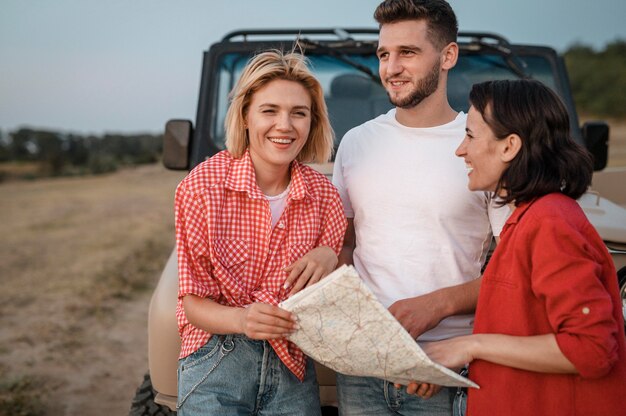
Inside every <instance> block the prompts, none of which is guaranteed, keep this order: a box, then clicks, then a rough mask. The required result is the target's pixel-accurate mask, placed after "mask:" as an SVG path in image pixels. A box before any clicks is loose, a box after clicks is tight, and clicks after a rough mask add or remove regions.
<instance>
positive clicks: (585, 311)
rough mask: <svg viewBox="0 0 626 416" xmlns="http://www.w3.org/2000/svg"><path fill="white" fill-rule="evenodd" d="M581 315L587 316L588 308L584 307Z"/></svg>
mask: <svg viewBox="0 0 626 416" xmlns="http://www.w3.org/2000/svg"><path fill="white" fill-rule="evenodd" d="M583 315H589V308H588V307H586V306H585V307H584V308H583Z"/></svg>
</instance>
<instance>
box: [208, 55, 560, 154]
mask: <svg viewBox="0 0 626 416" xmlns="http://www.w3.org/2000/svg"><path fill="white" fill-rule="evenodd" d="M308 58H309V59H310V62H311V68H312V69H313V71H314V73H315V76H316V77H317V78H318V79H319V81H320V83H321V84H322V88H323V89H324V96H325V99H326V104H327V106H328V112H329V116H330V121H331V124H332V126H333V129H334V131H335V135H336V139H335V147H337V146H338V145H339V142H340V141H341V138H342V137H343V135H344V134H345V133H346V132H347V131H348V130H350V129H351V128H352V127H355V126H357V125H359V124H361V123H363V122H365V121H367V120H370V119H372V118H375V117H376V116H378V115H380V114H383V113H385V112H387V111H389V109H391V108H392V107H393V106H392V105H391V103H390V102H389V99H388V97H387V94H386V92H385V90H384V88H383V87H382V86H381V85H380V84H378V83H377V82H376V81H374V80H372V78H371V77H370V76H368V75H367V74H365V73H364V72H363V71H361V70H359V69H358V68H356V67H355V66H354V65H350V63H349V62H346V61H345V60H340V59H337V58H336V57H333V56H330V55H309V56H308ZM345 58H347V60H348V61H352V62H354V63H357V64H359V65H363V66H365V67H368V68H370V69H371V70H372V72H374V73H378V59H377V58H376V56H375V55H373V54H368V55H356V54H354V55H345ZM248 59H249V55H245V54H241V53H228V54H224V55H222V56H221V58H220V65H219V68H220V71H219V75H218V79H217V88H218V94H217V96H216V97H215V99H216V100H217V102H216V103H215V108H216V111H215V112H214V113H213V114H214V117H216V119H215V120H214V121H215V123H211V124H212V126H213V131H212V132H211V137H212V138H213V140H214V141H215V143H214V144H215V145H216V146H217V148H218V149H224V148H225V147H224V118H225V117H226V110H227V108H228V94H229V92H230V90H231V89H232V88H233V86H234V84H235V81H236V80H237V78H238V77H239V76H240V75H241V71H242V70H243V67H244V66H245V64H246V62H247V61H248ZM520 59H521V60H522V62H523V63H525V68H524V71H525V73H526V74H527V75H529V76H531V77H532V78H534V79H537V80H539V81H541V82H543V83H544V84H546V85H547V86H549V87H551V88H553V89H555V90H556V89H557V88H556V82H555V79H554V76H553V74H554V73H555V72H554V70H553V68H552V64H551V62H550V60H549V59H547V58H546V57H544V56H536V55H528V56H527V55H522V56H520ZM514 78H518V75H516V74H515V71H514V70H512V69H511V67H510V66H509V65H508V64H507V62H506V60H505V57H504V56H502V55H501V54H496V53H493V54H490V53H484V52H481V53H480V54H478V53H467V54H462V55H461V56H460V57H459V60H458V62H457V65H456V66H455V68H454V69H453V70H452V71H450V75H449V77H448V98H449V101H450V104H451V105H452V107H453V108H454V109H455V110H457V111H463V112H467V111H468V109H469V103H468V96H469V91H470V89H471V87H472V85H473V84H475V83H478V82H483V81H487V80H496V79H514Z"/></svg>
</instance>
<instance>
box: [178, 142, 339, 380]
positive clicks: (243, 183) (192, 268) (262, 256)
mask: <svg viewBox="0 0 626 416" xmlns="http://www.w3.org/2000/svg"><path fill="white" fill-rule="evenodd" d="M175 209H176V247H177V254H178V272H179V288H178V306H177V309H176V316H177V319H178V328H179V332H180V336H181V338H182V348H181V352H180V358H183V357H186V356H187V355H189V354H191V353H193V352H194V351H196V350H197V349H198V348H200V347H201V346H202V345H204V344H205V343H206V342H207V341H208V340H209V338H210V337H211V334H210V333H207V332H205V331H203V330H201V329H199V328H196V327H194V326H193V325H191V324H190V323H189V321H188V320H187V318H186V316H185V313H184V310H183V307H182V298H183V297H184V296H185V295H188V294H193V295H196V296H200V297H206V298H210V299H212V300H214V301H216V302H219V303H220V304H222V305H227V306H234V307H243V306H246V305H249V304H251V303H254V302H263V303H269V304H272V305H277V304H278V303H279V302H281V301H282V300H284V299H285V298H286V296H287V293H288V290H285V289H284V288H283V284H284V282H285V279H286V278H287V273H285V272H284V270H283V269H284V268H285V267H286V266H288V265H289V264H291V263H293V262H294V261H295V260H297V259H299V258H300V257H302V256H303V255H304V254H306V253H307V252H308V251H310V250H311V249H313V248H315V247H318V246H328V247H331V248H333V249H334V250H335V252H337V253H339V250H340V248H341V245H342V243H343V235H344V232H345V229H346V219H345V216H344V214H343V208H342V205H341V200H340V199H339V195H338V193H337V191H336V189H335V188H334V187H333V185H332V184H331V183H330V182H329V181H328V180H327V179H326V178H325V177H324V176H323V175H321V174H319V173H317V172H316V171H314V170H313V169H311V168H309V167H307V166H304V165H301V164H299V163H297V162H293V164H292V168H291V188H290V191H289V195H288V197H287V205H286V207H285V211H284V212H283V214H282V216H281V218H280V219H279V221H278V223H277V224H276V226H275V227H274V228H273V229H272V225H271V213H270V208H269V203H268V201H267V199H266V198H265V197H264V196H263V194H262V193H261V191H260V189H259V187H258V186H257V184H256V178H255V174H254V167H253V166H252V161H251V159H250V155H249V154H248V153H246V154H244V156H243V157H242V158H240V159H234V158H232V157H231V156H230V154H229V153H228V152H226V151H224V152H220V153H218V154H217V155H215V156H213V157H212V158H210V159H209V160H207V161H205V162H203V163H201V164H200V165H198V166H197V167H196V168H195V169H194V170H193V171H192V172H191V173H190V174H189V175H188V176H187V177H186V178H185V179H184V180H183V181H182V182H181V183H180V185H179V186H178V188H177V190H176V200H175ZM269 342H270V344H271V345H272V347H273V348H274V350H275V351H276V354H277V355H278V357H280V359H281V360H282V362H283V363H284V364H285V365H286V366H287V367H288V368H289V369H290V370H291V371H292V372H293V373H294V374H295V375H296V376H297V377H298V378H299V379H300V380H302V379H303V377H304V368H305V357H304V354H303V353H302V351H301V350H300V349H299V348H298V347H296V346H295V345H294V344H292V343H290V342H288V341H287V340H285V339H280V340H271V341H269Z"/></svg>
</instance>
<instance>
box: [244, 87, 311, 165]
mask: <svg viewBox="0 0 626 416" xmlns="http://www.w3.org/2000/svg"><path fill="white" fill-rule="evenodd" d="M245 120H246V126H247V130H248V138H249V143H250V147H249V149H250V157H251V158H252V163H253V164H254V167H255V169H256V170H257V171H258V170H259V169H264V170H267V171H268V172H272V171H275V170H276V169H282V170H285V171H286V169H288V167H289V164H290V163H291V162H292V161H293V160H294V159H295V158H296V157H297V156H298V154H299V153H300V150H302V148H303V147H304V145H305V143H306V141H307V139H308V137H309V131H310V129H311V96H310V94H309V93H308V91H307V90H306V89H305V88H304V87H303V86H302V85H301V84H300V83H298V82H294V81H286V80H282V79H276V80H273V81H270V82H269V83H267V84H266V85H264V86H263V87H262V88H261V89H259V90H258V91H257V92H256V93H254V95H253V96H252V99H251V101H250V106H249V107H248V110H247V113H246V115H245Z"/></svg>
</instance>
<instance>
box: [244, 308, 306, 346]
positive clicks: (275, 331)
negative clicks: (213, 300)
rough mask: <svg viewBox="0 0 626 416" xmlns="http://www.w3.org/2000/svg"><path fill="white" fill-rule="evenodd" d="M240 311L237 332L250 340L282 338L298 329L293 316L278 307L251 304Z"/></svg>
mask: <svg viewBox="0 0 626 416" xmlns="http://www.w3.org/2000/svg"><path fill="white" fill-rule="evenodd" d="M240 311H241V315H240V319H239V326H240V328H241V330H240V331H239V332H241V333H243V334H245V335H246V336H247V337H248V338H251V339H277V338H283V337H285V336H287V335H289V334H291V333H292V332H293V331H295V330H296V329H298V324H297V323H296V320H295V317H294V316H293V314H292V313H291V312H289V311H286V310H284V309H281V308H279V307H278V306H274V305H269V304H267V303H253V304H252V305H250V306H248V307H247V308H241V309H240Z"/></svg>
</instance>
